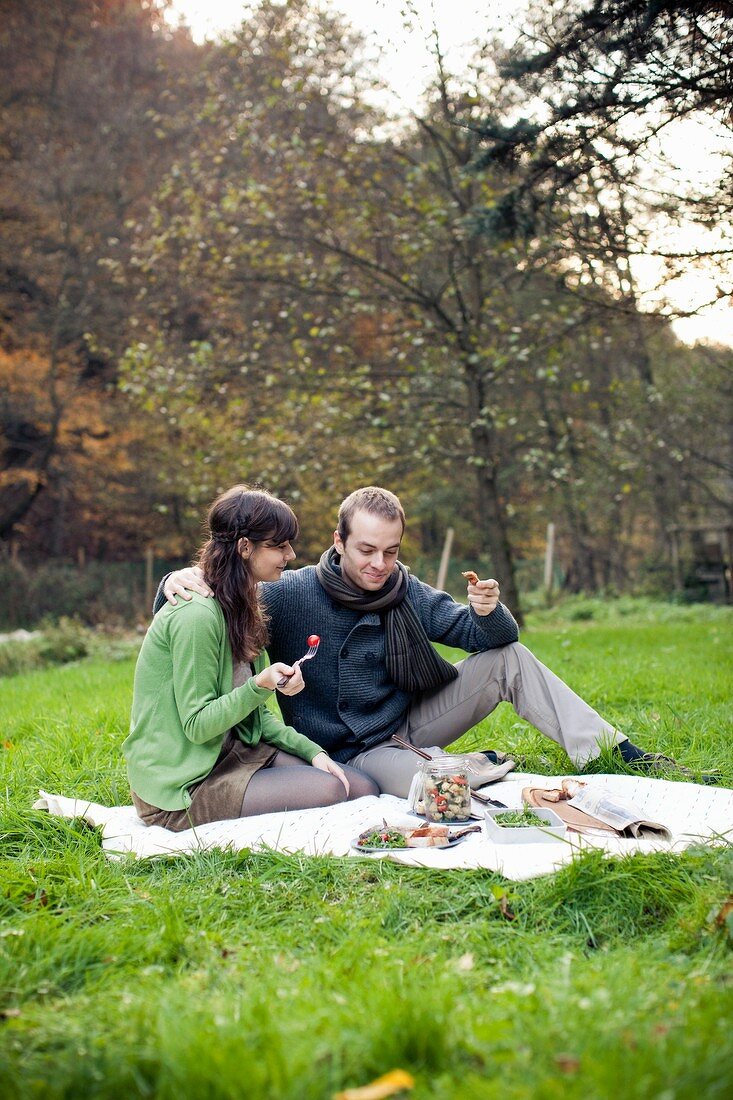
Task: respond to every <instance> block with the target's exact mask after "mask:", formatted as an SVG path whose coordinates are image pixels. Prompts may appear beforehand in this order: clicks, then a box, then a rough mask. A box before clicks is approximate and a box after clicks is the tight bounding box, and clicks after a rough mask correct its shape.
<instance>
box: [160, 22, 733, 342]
mask: <svg viewBox="0 0 733 1100" xmlns="http://www.w3.org/2000/svg"><path fill="white" fill-rule="evenodd" d="M324 3H326V5H327V6H330V7H331V8H333V9H335V10H337V11H340V12H342V13H343V14H344V15H345V16H346V17H347V19H348V21H349V22H350V23H351V24H352V25H353V26H354V27H355V28H356V29H358V30H360V31H361V32H362V33H363V34H364V35H365V37H366V40H367V43H368V46H370V47H373V50H374V54H375V55H376V53H377V51H379V55H380V59H379V61H378V62H377V61H375V64H376V65H377V68H378V71H379V73H380V75H381V76H382V78H383V79H384V81H385V82H386V83H387V85H388V86H389V88H390V93H388V96H389V98H388V100H387V102H386V103H385V104H384V105H385V106H387V107H389V106H391V107H393V108H394V110H395V112H399V111H404V110H405V109H407V110H410V109H413V108H415V107H417V105H418V102H419V99H420V95H421V93H422V91H423V89H424V87H425V85H426V84H427V82H428V80H429V78H430V75H431V73H432V71H433V68H432V61H431V55H430V52H429V42H430V35H431V31H432V29H433V27H435V28H436V30H437V31H438V34H439V37H440V43H441V49H442V51H443V53H444V56H445V58H446V61H447V64H448V67H449V68H451V69H453V71H460V67H461V62H462V60H463V59H464V58H466V57H468V54H469V52H470V44H471V42H472V41H473V40H474V39H476V38H478V37H485V36H486V33H487V31H488V32H492V33H496V32H498V33H499V34H501V35H502V37H506V39H507V40H511V39H512V38H514V37H515V34H516V30H517V29H518V27H519V25H520V24H521V19H522V14H523V12H524V10H525V9H526V7H527V0H483V2H480V0H324ZM252 6H256V5H255V4H253V3H251V2H250V3H248V2H245V0H173V2H172V4H171V9H172V18H173V19H174V20H175V19H176V18H182V19H183V20H184V21H185V22H186V23H187V25H188V26H189V27H190V28H191V31H192V33H193V36H194V37H195V38H196V39H197V40H199V41H203V39H204V38H206V37H214V36H215V35H217V34H220V33H222V32H226V31H227V30H229V29H231V28H232V27H235V26H237V25H238V24H239V23H240V22H241V21H242V19H243V18H244V17H245V16H246V13H247V9H248V8H249V7H252ZM408 23H409V24H412V27H411V28H410V27H409V26H408V25H407V24H408ZM369 52H370V53H371V52H372V51H371V50H370V51H369ZM390 100H391V101H390ZM665 143H666V144H665V151H666V153H667V155H668V156H670V157H671V158H672V159H673V160H675V161H676V162H677V163H678V164H679V168H680V171H681V173H682V174H684V175H686V176H687V178H688V179H691V180H695V179H696V178H697V179H699V180H701V181H702V180H703V179H704V178H705V175H706V172H708V171H712V170H715V168H716V167H717V155H718V153H719V151H720V149H721V139H720V137H719V136H718V135H716V134H714V132H712V130H710V129H707V128H706V127H705V126H701V125H699V124H693V123H690V124H686V125H684V126H682V125H680V126H678V128H677V129H676V130H675V129H674V128H671V129H670V130H669V132H668V136H667V137H666V138H665ZM661 243H663V244H664V243H667V242H665V241H664V240H662V242H661ZM672 243H673V245H674V246H676V247H678V248H682V249H684V250H685V251H691V250H693V249H694V248H695V247H703V248H704V247H707V246H708V243H709V242H708V241H707V240H705V239H704V237H703V235H702V234H701V233H695V232H692V231H688V232H686V233H680V231H679V230H675V236H674V241H673V242H672ZM634 270H635V277H636V279H637V282H638V286H639V287H640V289H641V290H642V292H644V291H646V292H647V293H648V297H647V300H646V303H647V305H648V306H649V307H651V306H652V305H653V304H654V303H655V302H656V300H657V298H655V296H654V295H653V293H652V292H651V290H650V289H649V288H651V287H653V286H654V285H655V283H656V281H657V280H658V278H659V276H660V273H661V264H660V263H659V262H657V261H654V260H652V259H650V258H641V259H639V260H638V261H637V262H636V264H635V268H634ZM669 293H670V299H671V300H672V302H673V305H674V306H676V307H678V308H682V309H689V308H691V307H692V306H698V305H699V304H701V303H702V302H705V301H708V300H710V299H711V298H712V297H713V296H714V294H715V276H714V274H711V275H703V274H702V273H700V272H693V271H690V273H689V274H688V275H686V276H685V277H684V278H682V279H679V280H677V281H676V282H675V284H674V287H673V288H671V289H670V292H669ZM673 328H674V330H675V333H676V334H677V336H678V337H679V339H681V340H684V341H685V342H686V343H692V342H694V341H695V340H708V339H709V340H713V341H716V342H719V343H725V344H730V345H732V346H733V302H731V300H730V298H729V299H728V301H727V302H725V301H723V302H720V303H719V304H718V305H717V306H716V307H714V308H712V309H708V310H705V311H703V312H702V313H701V314H700V315H698V316H696V317H691V318H686V319H682V320H677V321H675V322H673Z"/></svg>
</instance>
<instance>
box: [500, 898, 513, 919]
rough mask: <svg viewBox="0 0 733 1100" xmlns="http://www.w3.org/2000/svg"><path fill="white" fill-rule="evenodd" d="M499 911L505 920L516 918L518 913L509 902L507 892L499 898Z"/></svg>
mask: <svg viewBox="0 0 733 1100" xmlns="http://www.w3.org/2000/svg"><path fill="white" fill-rule="evenodd" d="M499 912H500V913H501V915H502V917H504V919H505V920H516V913H515V912H514V910H513V909H512V907H511V905H510V904H509V898H508V897H507V896H506V894H502V895H501V897H500V898H499Z"/></svg>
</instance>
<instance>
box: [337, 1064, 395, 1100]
mask: <svg viewBox="0 0 733 1100" xmlns="http://www.w3.org/2000/svg"><path fill="white" fill-rule="evenodd" d="M414 1084H415V1079H414V1077H412V1076H411V1075H410V1074H409V1073H407V1071H406V1070H404V1069H392V1070H390V1071H389V1073H385V1074H383V1075H382V1076H381V1077H377V1079H376V1081H372V1082H371V1084H369V1085H362V1086H361V1088H355V1089H344V1091H343V1092H336V1093H334V1097H333V1100H384V1098H385V1097H387V1096H394V1095H395V1093H396V1092H402V1090H403V1089H411V1088H413V1087H414Z"/></svg>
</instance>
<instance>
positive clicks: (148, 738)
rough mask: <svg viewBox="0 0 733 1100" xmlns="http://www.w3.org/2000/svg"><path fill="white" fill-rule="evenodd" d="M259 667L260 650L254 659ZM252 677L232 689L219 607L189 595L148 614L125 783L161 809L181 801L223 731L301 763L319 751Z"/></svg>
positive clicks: (209, 762) (210, 760) (186, 801)
mask: <svg viewBox="0 0 733 1100" xmlns="http://www.w3.org/2000/svg"><path fill="white" fill-rule="evenodd" d="M254 667H255V672H256V673H257V672H260V671H261V669H263V668H264V667H265V657H264V654H260V655H259V656H258V657H257V659H256V660H255V662H254ZM271 695H272V692H271V691H270V690H269V689H268V688H261V687H258V686H257V684H256V683H255V680H254V676H252V677H250V678H249V679H248V680H246V681H245V683H243V684H242V685H241V687H238V688H234V689H233V690H232V651H231V647H230V645H229V639H228V636H227V630H226V624H225V622H224V615H223V612H222V610H221V607H220V606H219V604H218V603H217V602H216V600H212V599H204V598H203V597H202V596H198V595H196V594H194V595H193V598H192V599H191V600H190V602H187V601H184V600H180V599H179V600H178V603H177V604H176V605H175V606H173V605H172V604H168V603H167V604H166V605H165V606H164V607H162V608H161V609H160V611H159V612H158V614H157V615H156V616H155V618H154V619H153V621H152V623H151V625H150V629H149V630H148V632H147V634H146V636H145V640H144V641H143V644H142V647H141V649H140V654H139V656H138V660H137V665H136V668H135V684H134V689H133V699H132V713H131V716H130V734H129V736H128V737H127V738H126V740H125V741H124V743H123V745H122V751H123V753H124V755H125V758H126V760H127V772H128V776H129V779H130V786H131V787H132V789H133V791H134V792H135V794H137V795H139V797H140V798H142V799H144V800H145V801H146V802H149V803H150V804H151V805H153V806H157V807H159V809H161V810H181V809H184V808H185V807H187V806H189V805H190V803H191V796H190V794H189V793H188V788H189V787H190V786H191V785H192V784H194V783H198V782H199V780H201V779H205V777H206V776H207V775H208V774H209V772H210V771H211V769H212V768H213V767H214V764H215V763H216V759H217V757H218V755H219V751H220V749H221V746H222V743H223V741H224V738H225V736H226V734H227V732H228V730H230V729H234V732H235V734H236V735H237V736H238V737H239V739H240V740H241V741H243V742H244V744H245V745H257V744H259V742H260V741H267V742H268V743H269V744H271V745H275V746H276V747H277V748H279V749H283V750H284V751H285V752H289V753H292V754H293V755H295V756H300V757H302V759H303V760H307V761H308V762H309V763H311V762H312V761H313V758H314V757H315V756H316V755H317V754H318V753H319V752H323V749H322V748H321V746H320V745H316V744H315V743H314V742H313V741H310V740H309V739H308V738H307V737H304V736H303V735H302V734H301V733H298V732H297V730H295V729H293V727H292V726H285V725H283V723H282V722H281V721H279V719H277V718H276V717H275V715H274V714H272V712H271V711H270V710H269V709H268V708H267V707H266V706H265V702H266V700H267V699H269V698H270V696H271Z"/></svg>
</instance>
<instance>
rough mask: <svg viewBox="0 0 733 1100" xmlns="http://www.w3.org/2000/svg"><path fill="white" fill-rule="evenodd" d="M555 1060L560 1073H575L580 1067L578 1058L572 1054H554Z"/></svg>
mask: <svg viewBox="0 0 733 1100" xmlns="http://www.w3.org/2000/svg"><path fill="white" fill-rule="evenodd" d="M555 1062H556V1063H557V1068H558V1069H559V1070H560V1073H567V1074H571V1073H577V1072H578V1070H579V1069H580V1058H576V1056H575V1055H574V1054H556V1055H555Z"/></svg>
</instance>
